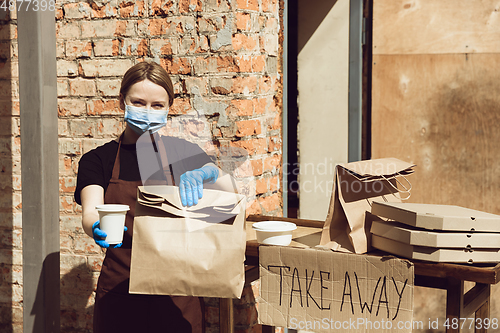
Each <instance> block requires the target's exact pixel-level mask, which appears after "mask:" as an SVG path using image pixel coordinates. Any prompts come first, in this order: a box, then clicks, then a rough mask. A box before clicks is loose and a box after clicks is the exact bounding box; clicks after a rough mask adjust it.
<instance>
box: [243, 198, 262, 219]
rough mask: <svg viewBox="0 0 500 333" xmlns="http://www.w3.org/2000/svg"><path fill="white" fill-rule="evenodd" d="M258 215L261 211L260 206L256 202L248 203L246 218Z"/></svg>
mask: <svg viewBox="0 0 500 333" xmlns="http://www.w3.org/2000/svg"><path fill="white" fill-rule="evenodd" d="M260 214H262V209H261V208H260V204H259V202H258V201H257V200H253V201H251V202H250V203H247V208H246V216H248V215H260Z"/></svg>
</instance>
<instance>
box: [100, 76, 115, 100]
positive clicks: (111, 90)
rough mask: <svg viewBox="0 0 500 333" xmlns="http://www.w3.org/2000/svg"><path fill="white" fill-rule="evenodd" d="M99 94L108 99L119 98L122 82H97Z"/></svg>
mask: <svg viewBox="0 0 500 333" xmlns="http://www.w3.org/2000/svg"><path fill="white" fill-rule="evenodd" d="M96 84H97V92H98V93H99V94H101V95H102V96H106V97H110V96H112V97H118V96H119V94H120V85H121V80H120V79H116V80H97V81H96Z"/></svg>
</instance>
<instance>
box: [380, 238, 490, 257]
mask: <svg viewBox="0 0 500 333" xmlns="http://www.w3.org/2000/svg"><path fill="white" fill-rule="evenodd" d="M372 246H373V247H374V248H376V249H379V250H382V251H385V252H389V253H392V254H395V255H397V256H401V257H405V258H408V259H417V260H425V261H434V262H454V263H469V264H472V263H494V262H500V249H498V248H497V249H480V250H477V249H440V248H435V247H427V246H416V245H410V244H405V243H401V242H397V241H395V240H392V239H388V238H384V237H380V236H377V235H372Z"/></svg>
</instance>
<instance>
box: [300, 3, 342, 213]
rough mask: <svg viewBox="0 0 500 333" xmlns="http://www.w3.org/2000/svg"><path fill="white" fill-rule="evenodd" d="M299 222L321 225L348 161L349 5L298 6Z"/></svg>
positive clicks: (305, 4)
mask: <svg viewBox="0 0 500 333" xmlns="http://www.w3.org/2000/svg"><path fill="white" fill-rule="evenodd" d="M298 29H299V30H298V31H299V41H298V45H299V55H298V60H297V61H298V64H297V67H298V105H299V130H298V137H299V145H298V147H299V148H298V149H299V162H300V168H301V171H300V175H299V183H300V193H299V195H300V207H299V214H300V218H306V219H316V220H324V219H325V218H326V214H327V209H328V205H329V203H330V196H331V192H332V186H333V179H334V172H335V164H337V163H345V162H347V136H348V118H347V115H348V86H349V82H348V74H349V70H348V67H349V0H300V1H299V24H298Z"/></svg>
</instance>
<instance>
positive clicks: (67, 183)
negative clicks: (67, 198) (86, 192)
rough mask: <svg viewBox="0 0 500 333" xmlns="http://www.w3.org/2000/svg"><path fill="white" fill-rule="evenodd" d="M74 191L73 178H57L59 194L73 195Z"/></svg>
mask: <svg viewBox="0 0 500 333" xmlns="http://www.w3.org/2000/svg"><path fill="white" fill-rule="evenodd" d="M75 189H76V178H75V177H60V178H59V192H63V193H73V192H75Z"/></svg>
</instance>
